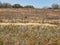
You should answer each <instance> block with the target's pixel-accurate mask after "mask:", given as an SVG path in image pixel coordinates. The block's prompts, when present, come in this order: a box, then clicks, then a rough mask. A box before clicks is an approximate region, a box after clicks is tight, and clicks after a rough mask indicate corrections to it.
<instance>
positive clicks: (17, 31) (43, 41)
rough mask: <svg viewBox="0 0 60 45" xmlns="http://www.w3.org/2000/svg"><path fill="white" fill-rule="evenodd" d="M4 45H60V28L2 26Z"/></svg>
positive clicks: (0, 36) (0, 30) (0, 35)
mask: <svg viewBox="0 0 60 45" xmlns="http://www.w3.org/2000/svg"><path fill="white" fill-rule="evenodd" d="M0 38H2V39H3V40H4V45H47V44H51V45H55V44H56V45H60V43H59V41H60V40H59V41H56V40H57V39H59V38H60V26H52V27H51V26H42V25H41V26H38V25H37V26H33V25H28V26H27V25H26V26H23V25H20V26H13V25H9V26H0Z"/></svg>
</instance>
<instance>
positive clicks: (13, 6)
mask: <svg viewBox="0 0 60 45" xmlns="http://www.w3.org/2000/svg"><path fill="white" fill-rule="evenodd" d="M0 8H34V6H32V5H27V6H24V7H23V6H21V5H20V4H13V5H12V4H10V3H1V2H0Z"/></svg>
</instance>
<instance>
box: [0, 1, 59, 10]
mask: <svg viewBox="0 0 60 45" xmlns="http://www.w3.org/2000/svg"><path fill="white" fill-rule="evenodd" d="M0 8H35V7H34V6H32V5H27V6H21V5H20V4H13V5H12V4H10V3H1V2H0ZM44 9H60V5H59V4H52V5H51V7H47V8H46V7H44Z"/></svg>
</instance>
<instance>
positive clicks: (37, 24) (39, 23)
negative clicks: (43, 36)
mask: <svg viewBox="0 0 60 45" xmlns="http://www.w3.org/2000/svg"><path fill="white" fill-rule="evenodd" d="M0 25H43V26H57V25H54V24H48V23H46V24H40V23H0Z"/></svg>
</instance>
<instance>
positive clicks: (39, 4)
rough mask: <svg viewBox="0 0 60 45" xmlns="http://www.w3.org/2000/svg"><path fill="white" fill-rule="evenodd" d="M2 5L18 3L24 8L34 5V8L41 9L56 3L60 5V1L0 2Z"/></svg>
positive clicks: (6, 0)
mask: <svg viewBox="0 0 60 45" xmlns="http://www.w3.org/2000/svg"><path fill="white" fill-rule="evenodd" d="M0 1H1V2H2V3H3V2H5V3H11V4H15V3H18V4H20V5H22V6H25V5H33V6H34V7H37V8H41V7H46V6H51V5H52V4H54V3H58V4H60V0H0Z"/></svg>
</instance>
